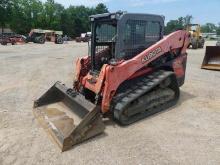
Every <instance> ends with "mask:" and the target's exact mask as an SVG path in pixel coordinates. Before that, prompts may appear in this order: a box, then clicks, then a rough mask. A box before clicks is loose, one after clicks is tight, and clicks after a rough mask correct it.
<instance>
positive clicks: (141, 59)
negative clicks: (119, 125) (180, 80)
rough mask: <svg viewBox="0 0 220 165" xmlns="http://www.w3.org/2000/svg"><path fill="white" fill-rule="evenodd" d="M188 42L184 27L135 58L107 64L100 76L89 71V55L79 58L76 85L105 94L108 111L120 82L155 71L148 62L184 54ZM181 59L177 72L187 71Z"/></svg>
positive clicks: (178, 60) (180, 73)
mask: <svg viewBox="0 0 220 165" xmlns="http://www.w3.org/2000/svg"><path fill="white" fill-rule="evenodd" d="M188 44H189V33H188V32H186V31H183V30H179V31H176V32H174V33H171V34H170V35H168V36H166V37H164V38H163V39H161V40H160V41H158V42H157V43H155V44H154V45H152V46H150V47H149V48H147V49H146V50H144V51H143V52H141V53H140V54H138V55H136V56H135V57H133V58H132V59H129V60H127V61H120V62H119V63H118V64H117V65H115V66H112V65H107V64H104V65H103V66H102V69H101V72H100V74H99V76H98V77H95V76H93V75H91V74H90V73H89V70H90V69H91V61H90V58H89V57H84V58H82V59H79V60H78V61H77V65H76V82H75V84H74V87H75V88H76V89H78V90H79V88H80V86H82V87H83V88H86V89H89V90H91V91H93V92H94V93H96V94H100V95H101V96H102V103H101V110H102V112H103V113H105V112H108V111H109V109H110V103H111V100H112V98H113V96H114V95H115V93H116V91H117V89H118V87H119V86H120V84H122V83H123V82H124V81H126V80H128V79H131V78H134V77H138V76H140V75H143V74H146V73H147V72H150V71H152V70H153V69H152V68H149V67H147V65H148V64H149V63H150V62H152V61H154V60H155V59H157V58H159V57H161V56H163V55H164V54H165V53H167V52H172V51H175V50H177V49H181V54H183V55H186V49H187V46H188ZM181 60H182V57H181V58H180V59H178V58H177V59H176V61H175V64H174V66H173V67H174V72H175V73H176V74H177V75H182V74H184V72H183V71H184V69H183V66H182V65H181V64H180V63H181ZM182 61H183V60H182Z"/></svg>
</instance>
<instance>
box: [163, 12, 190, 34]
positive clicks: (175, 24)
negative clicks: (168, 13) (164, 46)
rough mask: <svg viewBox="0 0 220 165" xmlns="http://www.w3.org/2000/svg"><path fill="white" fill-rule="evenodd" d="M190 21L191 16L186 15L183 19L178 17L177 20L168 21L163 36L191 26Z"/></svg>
mask: <svg viewBox="0 0 220 165" xmlns="http://www.w3.org/2000/svg"><path fill="white" fill-rule="evenodd" d="M192 19H193V17H192V15H187V16H185V17H179V18H178V19H177V20H170V21H169V22H168V23H167V25H166V27H165V34H169V33H172V32H174V31H176V30H179V29H184V28H185V27H186V26H187V25H188V24H191V22H192Z"/></svg>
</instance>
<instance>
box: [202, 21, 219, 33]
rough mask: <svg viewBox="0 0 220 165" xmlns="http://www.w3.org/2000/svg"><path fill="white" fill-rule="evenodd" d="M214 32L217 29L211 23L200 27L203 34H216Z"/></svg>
mask: <svg viewBox="0 0 220 165" xmlns="http://www.w3.org/2000/svg"><path fill="white" fill-rule="evenodd" d="M216 30H217V27H216V25H215V24H213V23H206V24H205V25H202V27H201V31H202V32H203V33H213V32H216Z"/></svg>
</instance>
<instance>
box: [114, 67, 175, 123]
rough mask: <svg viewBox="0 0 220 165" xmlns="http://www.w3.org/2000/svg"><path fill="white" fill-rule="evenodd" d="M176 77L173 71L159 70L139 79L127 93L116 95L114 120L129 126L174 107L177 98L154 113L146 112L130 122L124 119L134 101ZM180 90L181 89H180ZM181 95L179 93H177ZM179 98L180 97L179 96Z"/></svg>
mask: <svg viewBox="0 0 220 165" xmlns="http://www.w3.org/2000/svg"><path fill="white" fill-rule="evenodd" d="M172 75H174V73H173V72H171V71H163V70H159V71H156V72H153V73H152V74H150V75H149V76H146V77H144V78H142V79H139V80H138V81H137V82H136V83H135V84H132V87H131V88H127V90H126V91H124V92H123V93H120V94H119V95H116V97H115V98H114V99H113V105H115V106H114V108H113V112H114V118H115V119H116V120H117V121H119V123H120V124H122V125H128V124H131V123H133V122H135V121H138V120H140V119H142V118H145V117H147V116H150V115H152V114H154V113H157V112H160V111H162V110H163V109H167V108H169V107H170V106H172V105H174V104H175V103H176V101H177V100H178V98H176V99H175V100H174V101H172V102H168V103H166V104H164V105H163V106H161V108H157V109H155V110H154V111H149V112H148V111H145V112H144V113H143V112H142V113H141V114H140V115H136V116H133V117H131V118H130V119H129V120H127V119H124V118H123V111H124V109H125V108H126V107H127V106H128V105H129V104H130V103H131V102H132V101H134V100H136V99H137V98H139V97H141V96H143V95H144V94H146V93H147V92H150V91H151V90H152V89H153V88H155V87H156V86H158V85H160V84H161V82H163V81H164V80H165V79H167V78H168V77H170V76H172ZM178 89H179V88H178ZM177 92H178V93H179V91H177ZM177 97H178V96H177Z"/></svg>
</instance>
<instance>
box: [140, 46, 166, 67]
mask: <svg viewBox="0 0 220 165" xmlns="http://www.w3.org/2000/svg"><path fill="white" fill-rule="evenodd" d="M161 52H162V49H161V47H158V48H157V49H155V50H153V51H152V52H150V53H148V54H147V55H146V56H144V57H143V58H142V60H141V62H142V63H145V62H147V61H149V60H150V59H151V58H153V57H155V56H156V55H158V54H159V53H161Z"/></svg>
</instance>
